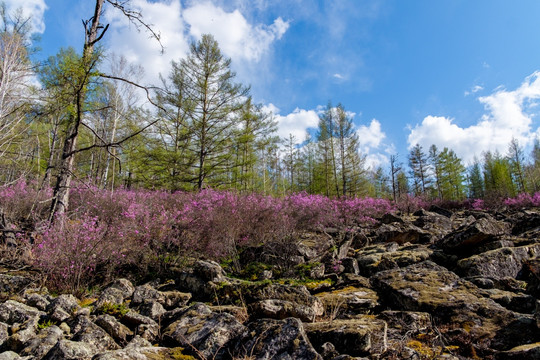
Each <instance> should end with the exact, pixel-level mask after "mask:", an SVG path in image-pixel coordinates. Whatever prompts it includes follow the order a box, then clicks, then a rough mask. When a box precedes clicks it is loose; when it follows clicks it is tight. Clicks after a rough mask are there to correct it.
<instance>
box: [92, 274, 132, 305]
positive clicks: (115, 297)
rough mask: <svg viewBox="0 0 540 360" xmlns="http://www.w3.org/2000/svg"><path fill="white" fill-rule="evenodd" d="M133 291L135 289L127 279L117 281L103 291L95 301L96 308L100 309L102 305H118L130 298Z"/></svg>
mask: <svg viewBox="0 0 540 360" xmlns="http://www.w3.org/2000/svg"><path fill="white" fill-rule="evenodd" d="M134 291H135V287H134V286H133V284H132V283H131V281H129V280H127V279H117V280H115V281H113V282H112V283H111V284H109V286H107V287H106V288H105V290H103V291H102V292H101V294H100V296H99V298H98V300H97V303H96V307H100V306H101V305H103V304H104V303H111V304H115V305H120V304H122V303H124V301H125V300H126V299H128V298H130V297H131V296H132V295H133V292H134Z"/></svg>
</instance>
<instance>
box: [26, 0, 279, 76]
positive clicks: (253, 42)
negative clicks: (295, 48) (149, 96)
mask: <svg viewBox="0 0 540 360" xmlns="http://www.w3.org/2000/svg"><path fill="white" fill-rule="evenodd" d="M34 1H36V0H34ZM130 6H132V7H133V8H134V9H137V10H138V11H140V12H141V14H143V17H144V21H145V22H146V23H148V24H151V25H152V28H153V29H154V30H155V31H156V32H158V33H159V35H160V38H161V43H162V44H163V46H164V48H165V53H164V54H163V55H160V50H161V48H160V46H159V44H158V43H157V41H155V40H154V39H150V38H149V36H148V33H145V32H144V31H143V30H141V31H140V32H137V31H136V29H134V26H133V25H132V24H130V23H129V21H128V20H127V19H126V17H125V16H124V15H123V14H121V13H120V12H118V11H114V9H111V10H110V11H108V12H107V13H106V20H107V21H108V22H109V23H110V24H111V27H110V29H109V32H110V34H108V36H109V41H110V47H111V48H112V49H113V51H115V52H117V53H119V54H123V55H124V56H126V58H127V59H128V60H129V61H130V62H133V63H136V64H140V65H143V66H144V68H145V70H146V72H147V74H146V79H147V80H148V81H149V82H151V83H154V84H157V83H158V82H159V80H158V79H159V76H158V75H159V74H160V73H161V74H162V75H164V76H165V77H166V76H167V74H168V71H169V69H170V62H171V60H176V61H177V60H179V59H180V58H182V57H185V55H186V54H187V53H188V51H189V43H190V42H191V41H193V40H197V39H199V38H200V37H201V35H202V34H206V33H210V34H212V35H213V36H214V37H215V38H216V40H217V41H218V43H219V46H220V49H221V50H222V51H223V53H224V54H225V55H226V56H227V57H231V58H232V59H233V62H238V61H244V62H246V61H247V62H257V61H259V60H260V59H261V58H262V56H263V55H264V54H265V53H266V52H267V51H269V49H270V47H271V45H272V44H273V43H274V42H275V41H277V40H279V39H281V37H282V36H283V35H284V34H285V32H286V31H287V29H288V27H289V23H288V22H286V21H284V20H283V19H282V18H280V17H279V18H277V19H275V20H274V21H273V23H272V24H270V25H265V24H251V23H249V22H248V20H247V19H246V18H245V17H244V16H243V15H242V13H241V12H240V11H239V10H234V11H232V12H227V11H225V10H223V9H222V8H221V7H219V6H218V5H216V4H214V3H212V2H210V1H207V2H202V3H201V2H193V3H189V4H188V5H186V6H183V5H182V2H181V1H180V0H170V1H158V2H156V1H150V0H133V1H131V2H130Z"/></svg>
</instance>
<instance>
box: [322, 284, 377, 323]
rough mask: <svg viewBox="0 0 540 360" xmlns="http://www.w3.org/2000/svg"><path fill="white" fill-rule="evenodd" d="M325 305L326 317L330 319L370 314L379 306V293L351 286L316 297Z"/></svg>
mask: <svg viewBox="0 0 540 360" xmlns="http://www.w3.org/2000/svg"><path fill="white" fill-rule="evenodd" d="M315 296H316V297H317V298H319V299H320V300H321V302H322V303H323V305H324V315H325V317H327V318H330V319H336V318H343V317H351V316H354V315H356V314H368V313H370V312H371V311H373V310H374V309H375V307H377V306H378V305H379V302H378V299H379V297H378V296H377V293H376V292H375V291H373V290H371V289H368V288H364V287H354V286H349V287H345V288H342V289H338V290H333V291H327V292H322V293H319V294H316V295H315Z"/></svg>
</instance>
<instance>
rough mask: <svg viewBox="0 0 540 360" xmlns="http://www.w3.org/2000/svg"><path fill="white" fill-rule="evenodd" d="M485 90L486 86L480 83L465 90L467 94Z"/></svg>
mask: <svg viewBox="0 0 540 360" xmlns="http://www.w3.org/2000/svg"><path fill="white" fill-rule="evenodd" d="M482 90H484V88H483V87H482V86H480V85H475V86H473V87H472V88H471V89H470V90H467V91H465V96H469V95H471V94H476V93H477V92H479V91H482Z"/></svg>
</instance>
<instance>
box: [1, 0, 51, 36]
mask: <svg viewBox="0 0 540 360" xmlns="http://www.w3.org/2000/svg"><path fill="white" fill-rule="evenodd" d="M4 3H5V4H6V8H7V10H8V13H9V14H12V13H13V12H14V11H16V10H17V9H19V8H20V9H22V12H23V16H24V17H29V18H30V23H31V25H32V32H33V33H39V34H43V32H44V31H45V21H44V16H43V15H44V13H45V10H47V5H45V0H4Z"/></svg>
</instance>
